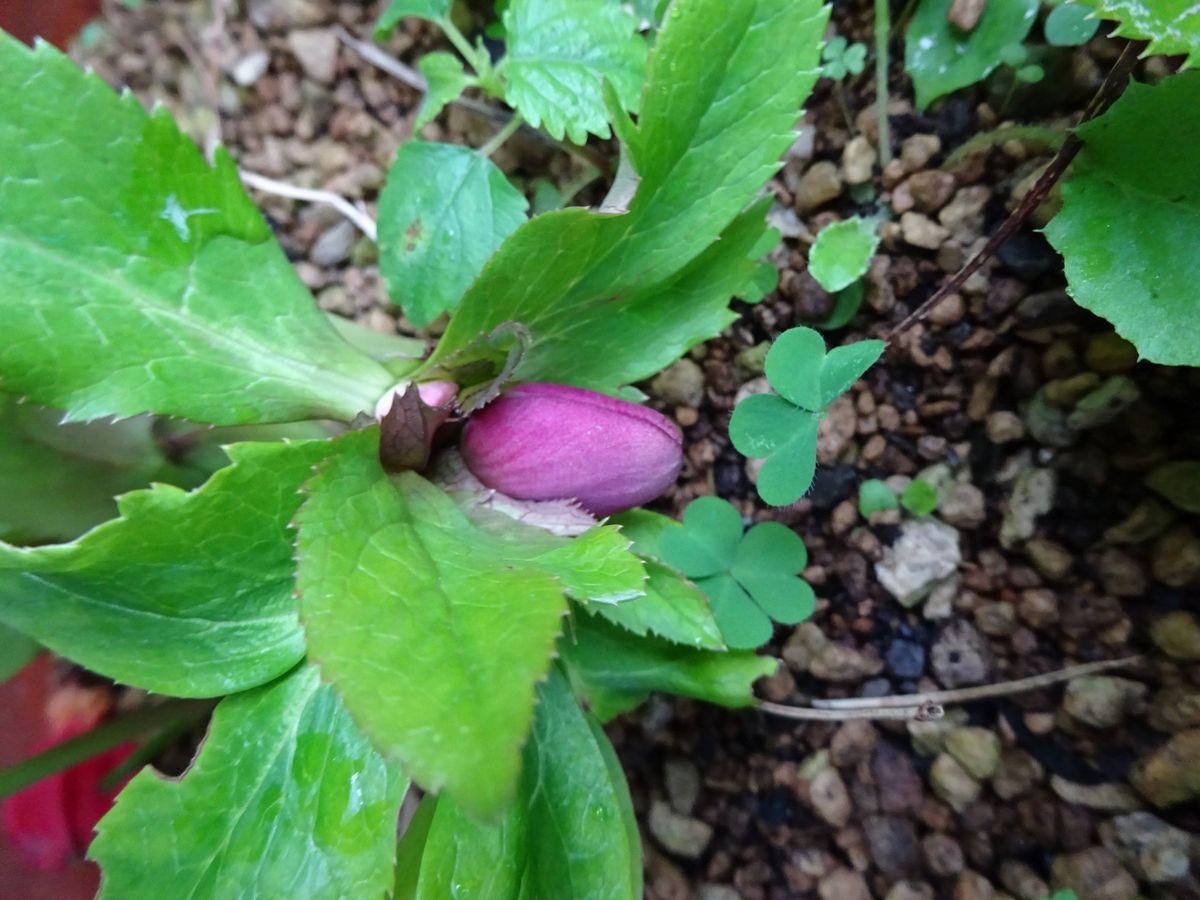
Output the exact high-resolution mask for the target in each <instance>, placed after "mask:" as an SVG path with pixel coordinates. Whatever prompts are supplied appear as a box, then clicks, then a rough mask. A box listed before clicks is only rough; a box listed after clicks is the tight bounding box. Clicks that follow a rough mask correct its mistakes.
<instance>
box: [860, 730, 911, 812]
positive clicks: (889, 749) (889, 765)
mask: <svg viewBox="0 0 1200 900" xmlns="http://www.w3.org/2000/svg"><path fill="white" fill-rule="evenodd" d="M871 777H872V778H873V779H874V780H875V784H876V785H878V787H879V808H880V809H881V810H883V812H885V813H891V814H893V815H899V814H906V815H907V814H911V813H913V812H915V811H916V810H917V808H918V807H920V805H921V800H922V799H923V796H924V787H923V785H922V782H921V776H920V775H918V774H917V770H916V769H915V768H914V767H913V763H912V759H911V757H910V755H909V754H908V753H906V752H903V751H901V750H899V749H897V748H896V747H895V746H894V745H893V744H892V743H891V742H889V741H882V742H880V744H879V746H878V747H877V748H876V749H875V755H874V756H873V757H872V758H871Z"/></svg>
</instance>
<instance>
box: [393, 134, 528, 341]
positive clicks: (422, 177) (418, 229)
mask: <svg viewBox="0 0 1200 900" xmlns="http://www.w3.org/2000/svg"><path fill="white" fill-rule="evenodd" d="M527 205H528V204H527V203H526V201H525V197H524V196H523V195H522V194H521V192H520V191H518V190H517V189H516V188H514V187H513V186H512V185H511V184H509V182H508V179H507V178H505V177H504V173H503V172H501V171H500V170H499V169H497V168H496V166H495V164H494V163H493V162H492V161H491V160H490V159H488V158H487V157H484V156H481V155H480V154H478V153H476V152H475V151H474V150H472V149H471V148H469V147H459V146H457V145H455V144H431V143H426V142H425V141H409V142H408V143H406V144H402V145H401V146H400V150H399V152H397V154H396V161H395V162H394V163H393V164H392V168H391V171H389V172H388V178H387V184H386V185H385V186H384V188H383V193H382V194H381V195H380V198H379V267H380V270H381V271H382V272H383V275H384V277H385V278H386V279H387V282H388V291H389V293H390V294H391V297H392V299H393V300H395V301H396V302H397V303H399V304H400V305H401V306H403V307H404V312H405V314H406V315H407V316H408V318H409V320H410V321H411V322H412V323H413V324H414V325H426V324H428V323H429V322H431V321H433V320H434V319H435V318H437V317H438V315H440V314H441V313H442V312H443V311H445V310H447V309H453V308H454V307H455V305H457V303H458V301H459V299H460V298H461V297H462V294H463V291H465V290H466V289H467V286H468V285H470V283H471V282H472V280H474V278H475V276H476V275H477V274H478V273H479V270H480V269H481V268H483V264H484V263H485V262H487V259H488V257H489V256H491V255H492V252H493V251H494V250H495V249H496V248H497V247H498V246H500V243H501V241H503V240H504V239H505V238H506V237H507V236H508V235H509V234H511V233H512V232H513V230H514V229H516V228H517V227H518V226H519V225H520V224H521V223H522V222H524V221H525V208H526V206H527Z"/></svg>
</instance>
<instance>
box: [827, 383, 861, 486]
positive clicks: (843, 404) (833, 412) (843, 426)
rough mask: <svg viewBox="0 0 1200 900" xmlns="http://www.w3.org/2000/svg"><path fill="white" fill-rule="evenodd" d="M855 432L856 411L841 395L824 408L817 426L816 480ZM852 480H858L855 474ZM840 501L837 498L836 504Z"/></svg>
mask: <svg viewBox="0 0 1200 900" xmlns="http://www.w3.org/2000/svg"><path fill="white" fill-rule="evenodd" d="M857 431H858V410H856V409H855V408H854V401H853V400H851V399H850V397H849V396H847V395H846V394H842V396H840V397H838V398H837V399H836V400H834V401H833V402H832V403H830V404H829V406H827V407H826V408H825V415H824V416H822V417H821V423H820V425H818V426H817V462H819V463H820V464H821V465H820V466H818V467H817V477H818V478H819V477H821V472H822V467H823V466H830V465H833V464H834V463H836V462H838V460H839V459H840V458H841V456H842V453H843V452H844V451H845V450H846V448H847V447H848V446H850V443H851V441H853V440H854V435H855V433H856V432H857ZM854 480H855V482H857V480H858V476H857V473H855V479H854ZM842 499H844V498H841V497H839V498H838V502H840V501H841V500H842ZM831 508H832V507H831Z"/></svg>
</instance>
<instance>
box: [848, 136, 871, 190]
mask: <svg viewBox="0 0 1200 900" xmlns="http://www.w3.org/2000/svg"><path fill="white" fill-rule="evenodd" d="M878 158H879V154H878V153H876V152H875V148H874V147H872V146H871V142H870V141H869V140H867V139H866V137H864V136H863V135H861V134H860V135H858V136H856V137H853V138H851V139H850V140H849V141H847V142H846V149H845V150H843V151H842V178H844V179H845V180H846V183H847V184H864V183H865V182H868V181H870V180H871V176H872V175H873V174H874V171H875V161H876V160H877V159H878Z"/></svg>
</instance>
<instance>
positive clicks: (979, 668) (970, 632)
mask: <svg viewBox="0 0 1200 900" xmlns="http://www.w3.org/2000/svg"><path fill="white" fill-rule="evenodd" d="M930 662H931V664H932V666H933V673H934V675H935V676H936V677H937V680H938V681H939V682H940V683H941V684H942V686H943V687H947V688H957V687H964V686H966V685H969V684H982V683H983V682H984V681H986V680H987V678H988V675H990V674H991V671H992V653H991V650H990V649H989V648H988V645H987V641H986V640H985V639H984V637H983V635H981V634H980V633H979V632H978V631H976V630H975V628H974V626H972V625H971V624H970V623H969V622H965V621H963V620H961V619H960V620H957V621H954V622H951V623H950V624H949V625H947V626H946V627H945V628H944V629H943V630H942V632H941V634H940V635H939V636H938V639H937V641H936V642H935V643H934V645H933V650H932V651H931V653H930Z"/></svg>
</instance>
